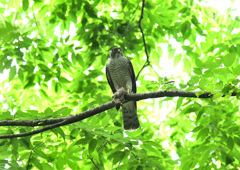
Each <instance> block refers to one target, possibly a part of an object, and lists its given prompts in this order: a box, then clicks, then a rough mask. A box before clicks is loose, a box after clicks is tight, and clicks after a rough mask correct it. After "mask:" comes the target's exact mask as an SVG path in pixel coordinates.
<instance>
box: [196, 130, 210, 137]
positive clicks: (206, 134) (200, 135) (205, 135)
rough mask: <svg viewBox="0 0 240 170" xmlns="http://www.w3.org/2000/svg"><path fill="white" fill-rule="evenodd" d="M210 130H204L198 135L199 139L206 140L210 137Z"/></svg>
mask: <svg viewBox="0 0 240 170" xmlns="http://www.w3.org/2000/svg"><path fill="white" fill-rule="evenodd" d="M208 133H209V128H203V129H202V130H201V131H200V132H199V133H198V135H197V139H200V138H201V139H204V138H206V137H207V136H208Z"/></svg>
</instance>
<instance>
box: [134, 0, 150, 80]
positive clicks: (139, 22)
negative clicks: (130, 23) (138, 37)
mask: <svg viewBox="0 0 240 170" xmlns="http://www.w3.org/2000/svg"><path fill="white" fill-rule="evenodd" d="M144 6H145V0H143V1H142V9H141V16H140V19H139V21H138V27H139V29H140V31H141V34H142V39H143V44H144V49H145V54H146V56H147V60H146V62H145V63H144V64H143V66H142V68H141V69H140V71H139V72H138V74H137V77H136V80H137V79H138V77H139V75H140V73H141V72H142V71H143V69H144V68H145V67H147V66H149V65H150V61H149V55H148V50H147V43H146V40H145V35H144V33H143V29H142V25H141V21H142V19H143V12H144Z"/></svg>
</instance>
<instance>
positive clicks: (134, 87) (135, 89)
mask: <svg viewBox="0 0 240 170" xmlns="http://www.w3.org/2000/svg"><path fill="white" fill-rule="evenodd" d="M126 58H127V57H126ZM127 62H128V65H129V73H130V77H131V80H132V92H133V93H136V92H137V88H136V77H135V73H134V69H133V65H132V63H131V61H130V60H129V58H127Z"/></svg>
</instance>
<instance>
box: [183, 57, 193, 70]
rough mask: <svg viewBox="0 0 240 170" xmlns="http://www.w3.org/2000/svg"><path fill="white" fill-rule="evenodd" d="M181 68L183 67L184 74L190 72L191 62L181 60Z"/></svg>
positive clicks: (185, 59)
mask: <svg viewBox="0 0 240 170" xmlns="http://www.w3.org/2000/svg"><path fill="white" fill-rule="evenodd" d="M183 66H184V67H183V71H184V72H185V73H189V72H191V62H190V61H189V59H187V58H184V59H183Z"/></svg>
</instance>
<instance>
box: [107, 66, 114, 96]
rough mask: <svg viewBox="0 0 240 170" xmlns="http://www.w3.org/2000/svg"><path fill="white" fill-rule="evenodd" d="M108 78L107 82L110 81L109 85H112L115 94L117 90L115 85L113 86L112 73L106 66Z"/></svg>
mask: <svg viewBox="0 0 240 170" xmlns="http://www.w3.org/2000/svg"><path fill="white" fill-rule="evenodd" d="M106 76H107V81H108V84H109V85H110V87H111V89H112V92H113V93H115V92H116V89H115V87H114V84H113V81H112V78H111V75H110V71H109V69H108V64H107V66H106Z"/></svg>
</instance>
